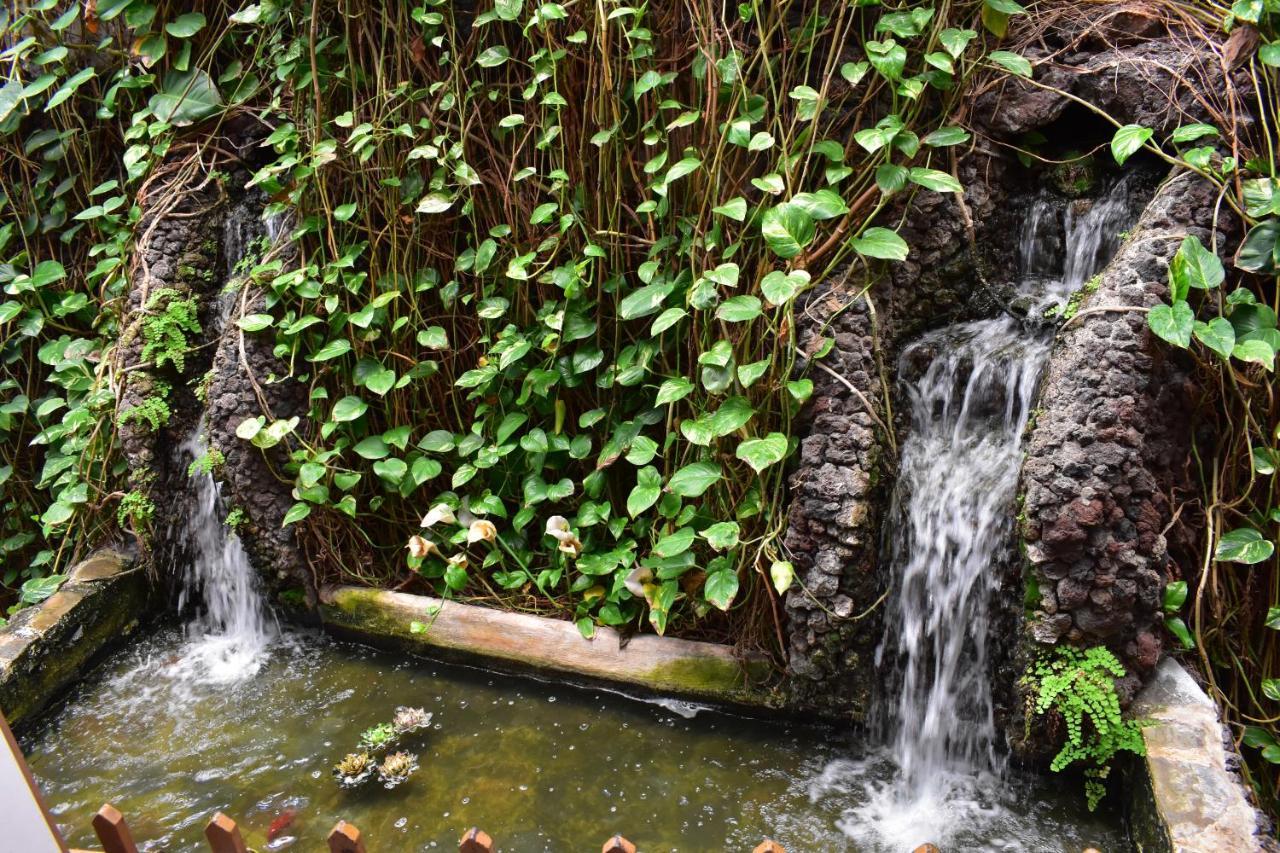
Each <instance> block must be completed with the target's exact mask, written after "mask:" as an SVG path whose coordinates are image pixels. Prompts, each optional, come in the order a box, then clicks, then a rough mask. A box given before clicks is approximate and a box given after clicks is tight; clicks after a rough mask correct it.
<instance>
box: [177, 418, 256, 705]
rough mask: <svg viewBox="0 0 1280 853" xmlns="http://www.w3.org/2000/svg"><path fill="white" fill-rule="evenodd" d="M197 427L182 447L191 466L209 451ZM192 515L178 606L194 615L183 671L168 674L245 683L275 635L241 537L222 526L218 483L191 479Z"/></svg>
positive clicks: (200, 474)
mask: <svg viewBox="0 0 1280 853" xmlns="http://www.w3.org/2000/svg"><path fill="white" fill-rule="evenodd" d="M203 433H204V423H203V421H202V422H201V424H200V426H198V427H197V428H196V429H195V430H194V431H193V432H192V434H191V435H190V436H189V437H188V438H187V440H186V441H185V442H183V444H182V447H181V448H180V452H181V454H182V458H183V459H185V460H187V461H188V462H192V461H194V460H196V459H199V458H201V457H202V456H203V455H204V454H205V452H206V450H207V449H208V448H207V445H206V443H205V438H204V434H203ZM191 492H192V497H193V498H194V500H193V502H192V503H193V506H192V512H191V514H190V515H188V516H187V518H186V523H185V528H184V529H183V530H182V532H181V534H180V535H182V536H183V537H184V540H185V544H186V546H187V547H188V549H189V552H190V559H189V560H188V561H187V562H186V568H185V570H184V572H183V576H182V590H181V592H179V594H178V607H179V609H185V608H186V606H187V605H188V604H189V603H193V602H194V603H195V604H196V609H197V613H196V616H195V618H194V619H193V620H192V621H191V622H190V623H189V624H188V625H187V627H186V635H187V644H186V647H185V649H184V651H183V655H182V663H183V664H184V665H183V666H180V667H176V668H174V669H173V670H172V674H174V675H177V676H180V677H184V676H196V677H199V678H202V679H204V680H206V681H214V682H218V683H228V682H233V681H239V680H241V679H244V678H249V677H250V676H252V675H254V674H255V673H256V672H257V671H258V669H259V668H260V667H261V666H262V663H263V660H264V658H265V656H266V653H267V650H268V648H269V647H270V645H271V644H272V642H273V641H274V640H275V639H276V637H277V636H278V635H279V631H278V629H277V627H276V624H275V622H274V620H273V619H272V618H271V617H270V614H269V613H268V611H267V608H266V605H265V603H264V602H263V599H262V594H261V592H260V591H259V589H258V577H257V573H256V571H255V570H254V568H253V565H252V564H251V563H250V562H249V555H248V554H246V553H245V550H244V545H243V544H242V543H241V542H240V537H238V536H236V535H235V534H234V533H232V532H231V531H229V530H227V529H226V527H224V526H223V523H222V514H221V512H220V510H221V503H222V501H221V498H220V495H219V491H218V484H217V482H216V481H215V480H214V479H213V476H212V475H211V474H208V473H206V472H204V471H200V470H197V471H194V472H193V474H192V477H191Z"/></svg>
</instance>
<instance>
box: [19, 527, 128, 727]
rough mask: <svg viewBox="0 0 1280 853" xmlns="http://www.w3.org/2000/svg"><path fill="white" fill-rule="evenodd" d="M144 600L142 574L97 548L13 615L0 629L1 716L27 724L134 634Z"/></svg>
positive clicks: (113, 553)
mask: <svg viewBox="0 0 1280 853" xmlns="http://www.w3.org/2000/svg"><path fill="white" fill-rule="evenodd" d="M150 597H151V582H150V580H149V579H148V577H147V574H146V572H145V571H143V570H142V569H141V568H140V567H134V566H133V565H132V560H131V559H130V558H129V557H128V556H126V555H124V554H122V553H120V552H117V551H114V550H109V549H103V550H99V551H96V552H94V553H93V554H91V555H89V556H88V557H87V558H85V559H84V560H83V561H81V562H80V563H78V564H77V565H76V566H75V567H73V568H72V569H71V571H70V572H68V577H67V581H66V583H64V584H63V585H62V586H61V588H59V589H58V591H57V592H55V593H54V594H53V595H51V596H49V597H48V598H46V599H45V600H44V601H42V602H40V603H39V604H35V605H32V606H31V607H26V608H23V609H22V610H19V611H18V612H17V613H15V614H14V615H13V618H11V619H10V620H9V623H8V624H7V625H5V626H4V627H0V712H2V713H3V714H4V717H5V719H6V720H8V722H9V725H10V726H12V727H15V728H16V727H18V726H20V725H22V723H23V722H24V721H26V720H29V719H31V718H32V717H33V716H34V715H35V714H36V713H37V712H39V711H40V710H42V709H43V708H45V707H46V706H47V705H49V704H50V703H51V702H52V701H53V700H54V699H56V698H57V697H58V696H59V695H60V694H61V693H62V692H63V691H64V690H66V689H67V688H68V687H70V686H71V685H73V684H74V683H76V682H77V681H78V680H79V679H80V678H82V677H83V676H84V675H85V674H86V673H88V671H89V667H90V664H91V663H92V662H93V661H94V659H95V658H97V657H98V655H99V654H100V653H102V652H103V651H105V650H106V649H107V648H108V647H110V646H112V645H113V644H115V643H116V642H117V641H118V640H120V639H121V638H123V637H126V636H128V635H130V634H132V633H133V632H134V630H135V629H136V628H137V627H138V624H139V622H140V619H141V618H142V617H143V615H144V614H146V613H147V612H148V610H149V603H150Z"/></svg>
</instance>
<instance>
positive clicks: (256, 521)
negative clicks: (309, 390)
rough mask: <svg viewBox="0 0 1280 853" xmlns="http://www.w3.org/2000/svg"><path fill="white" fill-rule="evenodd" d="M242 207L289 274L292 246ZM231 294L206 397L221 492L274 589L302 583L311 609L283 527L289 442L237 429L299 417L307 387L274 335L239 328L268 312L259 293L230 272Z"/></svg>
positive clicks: (256, 208) (258, 207)
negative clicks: (243, 435) (264, 444)
mask: <svg viewBox="0 0 1280 853" xmlns="http://www.w3.org/2000/svg"><path fill="white" fill-rule="evenodd" d="M242 203H243V204H244V205H246V206H247V207H248V208H249V209H248V211H247V212H246V213H244V214H242V216H244V217H245V218H248V219H250V221H252V222H253V223H254V227H253V228H252V229H251V230H250V233H251V234H253V235H254V236H255V237H256V238H257V239H256V240H255V242H260V243H262V244H263V245H265V247H266V248H265V255H264V257H263V258H262V259H261V260H263V261H268V260H270V261H274V260H280V261H281V263H282V266H283V267H284V268H286V269H287V268H290V267H292V266H293V264H294V263H295V262H296V258H295V257H294V253H293V251H292V249H291V247H290V245H289V244H288V243H284V242H280V241H274V242H273V241H272V237H271V235H269V234H268V233H267V232H266V229H264V228H263V227H262V224H261V215H262V200H261V199H259V198H257V197H256V196H255V195H250V196H248V197H246V198H245V200H244V201H243V202H242ZM264 238H265V239H264ZM251 257H252V255H251ZM230 289H231V290H232V293H233V298H234V300H235V301H234V304H233V305H232V306H231V310H230V312H229V315H230V316H229V319H228V322H227V323H226V327H225V329H224V330H223V332H222V335H221V337H220V338H219V339H218V341H217V349H216V353H215V355H214V359H213V366H212V370H211V373H210V378H209V384H208V391H207V397H206V399H207V406H208V408H207V428H208V431H209V443H210V445H211V446H212V447H216V448H217V449H218V450H219V451H220V452H221V454H222V456H223V460H224V461H223V463H222V465H221V467H220V469H219V471H218V472H217V475H218V478H219V480H220V481H221V482H222V494H223V497H224V498H225V499H226V500H227V501H228V503H229V504H231V505H233V506H235V507H237V508H239V509H241V510H242V512H243V523H242V524H241V525H240V526H239V527H238V528H237V533H238V534H239V535H240V538H241V540H242V541H243V542H244V545H245V549H246V550H247V551H248V553H249V557H250V559H251V560H252V561H253V564H254V566H255V567H257V568H258V570H259V571H260V572H261V573H262V574H263V577H264V579H265V580H266V581H267V582H268V584H269V586H271V587H273V588H280V587H282V586H289V585H298V584H300V585H301V586H302V587H303V589H305V590H306V591H307V594H308V600H309V601H310V602H311V603H314V601H315V595H314V593H315V585H314V583H313V580H312V578H311V576H310V573H309V572H308V571H307V570H306V568H305V565H304V562H303V559H302V557H301V552H300V550H299V548H298V542H297V534H296V528H295V527H294V526H288V527H286V526H285V525H284V517H285V514H286V513H287V512H288V511H289V508H290V507H291V506H293V503H294V498H293V494H292V488H291V485H290V483H289V482H287V481H286V478H285V477H284V475H283V471H284V468H285V466H286V464H288V462H289V447H288V444H287V442H286V443H281V444H278V445H276V446H275V447H272V448H269V449H267V450H261V449H259V448H257V447H254V446H253V445H252V444H250V443H249V442H246V441H244V440H242V439H240V438H238V437H237V436H236V427H238V426H239V425H240V423H241V422H242V421H244V420H245V419H246V418H252V417H257V416H259V415H261V416H264V417H265V418H266V419H267V421H268V422H270V421H272V420H275V419H288V418H291V417H294V416H300V415H301V414H302V413H303V412H304V411H305V409H306V394H305V389H304V388H303V387H302V386H301V385H300V384H299V383H298V382H297V381H295V380H294V379H292V378H291V376H290V371H289V365H288V364H287V363H286V362H285V361H284V360H282V359H281V358H279V357H278V356H277V355H276V353H275V347H274V335H271V334H251V333H247V332H245V331H244V330H243V329H241V328H240V327H239V326H238V325H237V324H236V322H235V321H236V320H237V319H238V318H240V317H244V316H248V315H250V314H258V313H264V312H265V311H266V310H267V309H266V294H265V292H264V291H263V289H262V287H261V286H260V285H258V284H256V283H255V282H254V280H253V279H252V277H251V276H250V275H248V274H247V273H246V271H244V270H241V271H240V272H239V273H238V274H236V273H233V276H232V280H231V282H230Z"/></svg>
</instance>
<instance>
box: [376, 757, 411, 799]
mask: <svg viewBox="0 0 1280 853" xmlns="http://www.w3.org/2000/svg"><path fill="white" fill-rule="evenodd" d="M417 769H418V756H416V755H414V754H413V753H411V752H393V753H391V754H390V755H388V756H387V757H386V758H384V759H383V760H382V763H381V764H379V765H378V778H379V779H380V780H382V786H383V787H384V788H386V789H387V790H388V791H389V790H391V789H392V788H394V787H395V786H396V785H399V784H400V783H401V782H403V781H405V780H406V779H408V778H409V775H410V774H411V773H413V771H415V770H417Z"/></svg>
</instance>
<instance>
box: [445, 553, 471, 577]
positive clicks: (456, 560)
mask: <svg viewBox="0 0 1280 853" xmlns="http://www.w3.org/2000/svg"><path fill="white" fill-rule="evenodd" d="M449 565H451V566H454V567H455V568H459V569H462V570H463V571H464V572H465V571H466V570H467V565H468V563H467V555H466V554H463V553H462V552H461V551H459V552H458V553H457V554H454V555H453V556H452V557H450V558H449Z"/></svg>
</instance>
